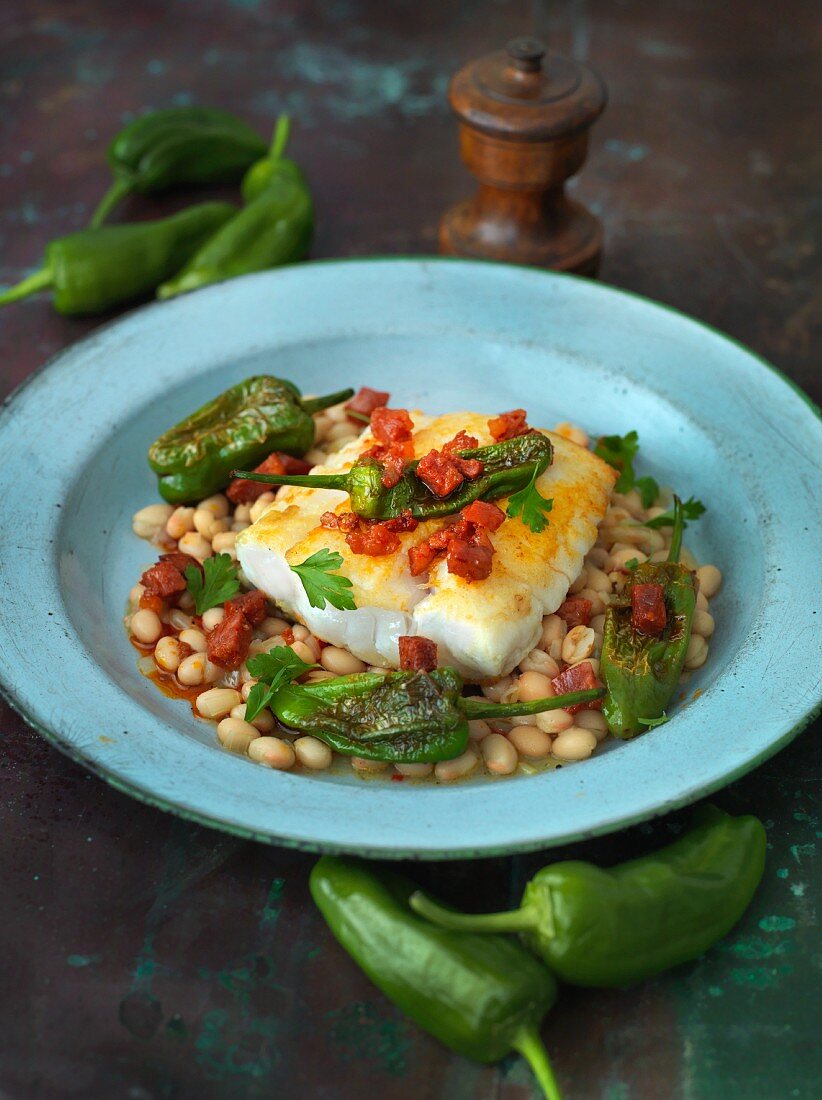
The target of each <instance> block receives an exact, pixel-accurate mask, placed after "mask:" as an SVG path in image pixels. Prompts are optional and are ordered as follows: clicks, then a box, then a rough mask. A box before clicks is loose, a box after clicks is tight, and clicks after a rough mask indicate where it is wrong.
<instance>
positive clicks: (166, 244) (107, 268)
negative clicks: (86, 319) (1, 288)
mask: <svg viewBox="0 0 822 1100" xmlns="http://www.w3.org/2000/svg"><path fill="white" fill-rule="evenodd" d="M235 209H236V208H235V207H233V206H231V205H230V204H229V203H227V202H204V203H200V204H199V205H197V206H189V207H187V208H186V209H185V210H181V211H180V213H179V214H174V215H173V216H172V217H170V218H162V219H160V220H159V221H152V222H134V223H130V224H127V225H104V226H103V227H102V228H101V229H82V230H80V232H79V233H72V234H70V235H69V236H68V237H61V238H59V240H56V241H52V242H51V244H49V245H48V246H47V248H46V256H45V263H44V264H43V267H42V268H40V270H39V271H36V272H35V273H34V274H33V275H30V276H29V277H28V278H27V279H24V280H23V281H22V282H21V283H18V284H17V286H14V287H11V288H10V289H9V290H7V291H5V293H3V294H2V295H0V305H5V304H6V303H7V302H16V301H18V300H19V299H21V298H27V297H28V296H29V295H30V294H36V293H37V292H38V291H41V290H49V289H51V290H53V291H54V308H55V309H56V310H57V311H58V313H65V314H77V313H102V312H103V311H104V310H107V309H111V308H113V307H114V306H119V305H122V304H123V303H124V302H131V301H134V300H136V299H139V298H145V297H147V296H148V295H150V294H153V293H154V291H155V290H156V288H157V286H158V285H159V284H160V283H162V282H163V280H164V279H167V278H168V277H169V275H171V274H173V272H175V271H178V270H179V268H180V265H181V264H184V263H185V261H186V260H187V259H188V258H189V256H191V255H192V254H193V253H194V252H195V251H196V250H197V249H198V248H199V247H200V245H201V244H202V243H203V242H204V241H206V240H208V238H209V237H211V236H212V235H213V234H214V232H215V231H216V230H217V229H219V228H220V226H221V225H223V224H225V222H227V221H228V220H229V218H230V217H231V216H232V214H233V213H234V212H235Z"/></svg>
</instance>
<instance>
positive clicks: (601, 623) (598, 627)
mask: <svg viewBox="0 0 822 1100" xmlns="http://www.w3.org/2000/svg"><path fill="white" fill-rule="evenodd" d="M588 625H589V626H590V628H591V630H593V632H594V634H601V633H602V632H603V630H604V629H605V616H604V615H594V617H593V619H591V621H590V623H588Z"/></svg>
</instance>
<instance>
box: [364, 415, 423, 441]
mask: <svg viewBox="0 0 822 1100" xmlns="http://www.w3.org/2000/svg"><path fill="white" fill-rule="evenodd" d="M413 430H414V421H413V420H412V419H411V417H410V416H409V415H408V412H407V410H406V409H383V408H379V409H374V411H373V412H372V413H371V432H372V434H373V436H374V438H375V439H376V440H378V441H379V442H380V443H402V442H403V441H404V440H406V439H410V438H411V433H412V432H413Z"/></svg>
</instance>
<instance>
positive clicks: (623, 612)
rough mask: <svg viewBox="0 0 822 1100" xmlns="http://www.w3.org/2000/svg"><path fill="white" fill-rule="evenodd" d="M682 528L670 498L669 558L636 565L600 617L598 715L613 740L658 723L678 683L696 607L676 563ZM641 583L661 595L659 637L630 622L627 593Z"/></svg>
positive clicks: (677, 504)
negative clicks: (602, 695) (602, 691)
mask: <svg viewBox="0 0 822 1100" xmlns="http://www.w3.org/2000/svg"><path fill="white" fill-rule="evenodd" d="M683 524H684V516H683V509H682V502H681V501H680V499H679V497H674V522H673V536H672V541H671V549H670V553H669V555H668V560H667V561H663V562H650V561H648V562H643V563H642V564H641V565H639V566H637V568H636V569H635V570H634V571H633V573H632V575H631V580H630V581H629V583H628V585H627V586H626V589H625V592H624V593H623V596H622V598H621V599H620V600H619V601H618V602H614V603H611V604H610V606H609V607H608V609H607V611H606V613H605V627H604V631H603V641H602V653H601V657H600V675H601V676H602V679H603V682H604V683H605V685H606V687H607V688H608V695H607V697H606V699H605V702H604V703H603V707H602V713H603V715H604V716H605V720H606V721H607V723H608V729H609V730H610V731H611V733H612V734H613V735H614V736H615V737H622V738H630V737H634V736H635V735H636V734H638V733H641V732H642V730H643V729H644V728H647V727H648V726H651V725H655V724H657V722H658V721H659V720H660V719H663V718H664V714H665V708H666V707H667V706H668V704H669V703H670V701H671V699H672V698H673V695H674V692H675V691H676V689H677V685H678V684H679V677H680V675H681V673H682V667H683V665H684V663H685V655H686V653H687V650H688V642H689V640H690V637H691V623H692V622H693V617H694V610H695V608H696V579H695V577H694V574H693V573H692V572H691V570H690V569H687V568H686V567H685V566H684V565H682V564H680V562H679V554H680V550H681V548H682V529H683ZM645 584H654V585H661V586H662V589H663V592H664V600H665V611H666V618H667V622H666V625H665V628H664V630H663V631H662V633H661V634H659V635H654V634H643V633H641V632H640V631H638V630H636V629H635V628H634V627H633V626H632V623H631V615H632V611H631V592H632V590H633V589H634V587H635V586H636V585H645Z"/></svg>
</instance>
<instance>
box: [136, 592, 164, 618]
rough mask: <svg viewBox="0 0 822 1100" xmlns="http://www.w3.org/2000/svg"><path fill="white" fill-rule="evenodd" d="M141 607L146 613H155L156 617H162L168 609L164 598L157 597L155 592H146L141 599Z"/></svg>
mask: <svg viewBox="0 0 822 1100" xmlns="http://www.w3.org/2000/svg"><path fill="white" fill-rule="evenodd" d="M140 607H142V608H143V609H144V610H146V611H153V612H154V614H155V615H162V614H163V612H164V611H165V609H166V605H165V601H164V600H163V598H162V596H157V595H155V594H154V593H153V592H144V593H143V594H142V596H141V597H140Z"/></svg>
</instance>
